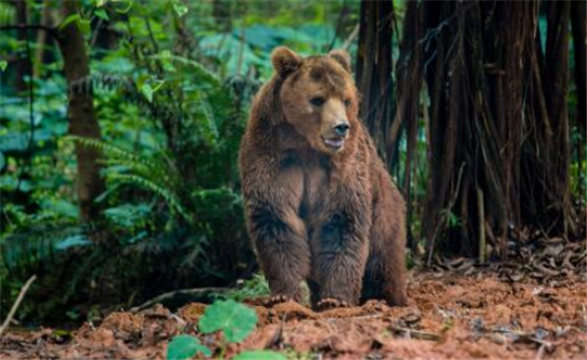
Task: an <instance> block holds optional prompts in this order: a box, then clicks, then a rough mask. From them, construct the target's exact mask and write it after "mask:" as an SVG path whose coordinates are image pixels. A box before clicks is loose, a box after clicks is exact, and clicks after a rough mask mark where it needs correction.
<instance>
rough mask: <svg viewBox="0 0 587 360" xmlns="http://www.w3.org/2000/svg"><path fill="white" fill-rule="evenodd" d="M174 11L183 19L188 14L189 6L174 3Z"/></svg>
mask: <svg viewBox="0 0 587 360" xmlns="http://www.w3.org/2000/svg"><path fill="white" fill-rule="evenodd" d="M173 9H174V10H175V12H176V13H177V16H179V17H182V16H184V15H185V14H187V13H188V10H189V9H188V8H187V6H185V5H184V4H181V3H178V2H174V3H173Z"/></svg>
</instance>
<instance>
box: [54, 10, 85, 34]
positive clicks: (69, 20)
mask: <svg viewBox="0 0 587 360" xmlns="http://www.w3.org/2000/svg"><path fill="white" fill-rule="evenodd" d="M80 19H81V17H80V15H79V14H71V15H69V16H68V17H66V18H65V20H63V21H62V22H61V24H59V26H58V27H57V29H59V31H62V30H63V29H64V28H65V27H66V26H67V25H69V24H71V23H73V22H75V21H79V20H80Z"/></svg>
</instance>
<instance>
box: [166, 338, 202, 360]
mask: <svg viewBox="0 0 587 360" xmlns="http://www.w3.org/2000/svg"><path fill="white" fill-rule="evenodd" d="M198 353H200V354H202V355H204V356H211V355H212V352H211V351H210V349H208V348H207V347H206V346H204V345H202V344H201V343H200V340H199V339H198V338H197V337H195V336H190V335H178V336H176V337H174V338H173V340H172V341H171V342H170V343H169V345H167V360H184V359H191V358H193V357H194V356H195V355H197V354H198Z"/></svg>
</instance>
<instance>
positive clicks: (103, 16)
mask: <svg viewBox="0 0 587 360" xmlns="http://www.w3.org/2000/svg"><path fill="white" fill-rule="evenodd" d="M94 15H96V16H97V17H99V18H100V19H102V20H106V21H108V20H110V18H109V17H108V13H107V12H106V10H104V9H97V10H95V11H94Z"/></svg>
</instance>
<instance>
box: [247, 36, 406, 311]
mask: <svg viewBox="0 0 587 360" xmlns="http://www.w3.org/2000/svg"><path fill="white" fill-rule="evenodd" d="M271 61H272V63H273V67H274V69H275V74H274V76H273V77H272V78H271V80H269V82H268V83H266V84H265V85H264V86H263V87H262V88H261V89H260V90H259V92H258V93H257V95H256V97H255V99H254V101H253V105H252V109H251V115H250V118H249V122H248V124H247V129H246V132H245V135H244V138H243V140H242V143H241V148H240V154H239V165H240V172H241V180H242V191H243V198H244V203H245V213H246V220H247V230H248V233H249V236H250V238H251V240H252V242H253V246H254V248H255V250H256V253H257V256H258V260H259V263H260V265H261V268H262V270H263V272H264V274H265V276H266V278H267V280H268V282H269V286H270V288H271V293H272V296H273V297H272V301H274V302H279V301H285V300H287V299H293V300H297V301H299V300H300V297H301V293H300V285H301V283H302V281H307V282H308V286H309V289H310V292H311V301H312V304H313V306H314V307H315V308H318V309H326V308H331V307H337V306H348V305H356V304H358V303H359V302H362V301H365V300H368V299H382V300H385V301H387V303H388V304H390V305H398V306H401V305H406V303H407V297H406V266H405V237H406V233H405V203H404V201H403V199H402V196H401V194H400V193H399V191H398V189H397V188H396V186H395V185H394V184H393V182H392V180H391V177H390V176H389V174H388V173H387V171H386V169H385V166H384V165H383V162H382V161H381V159H380V158H379V157H378V155H377V152H376V150H375V147H374V145H373V141H372V140H371V138H370V136H369V134H368V132H367V131H366V129H365V128H364V127H363V125H362V123H361V121H360V120H359V118H358V99H359V95H358V93H357V89H356V87H355V84H354V81H353V78H352V75H351V67H350V56H349V55H348V53H347V52H346V51H343V50H334V51H332V52H330V53H329V54H328V55H326V56H310V57H307V58H302V57H301V56H299V55H298V54H296V53H295V52H293V51H292V50H290V49H288V48H286V47H278V48H276V49H275V50H274V51H273V53H272V55H271Z"/></svg>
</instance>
